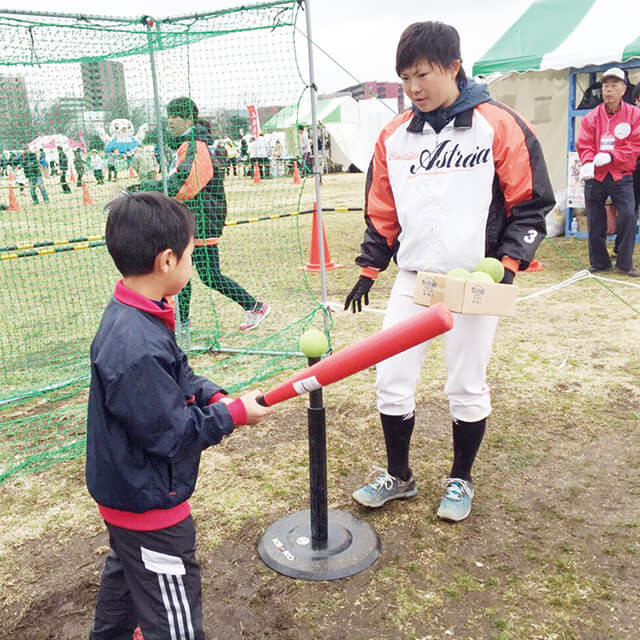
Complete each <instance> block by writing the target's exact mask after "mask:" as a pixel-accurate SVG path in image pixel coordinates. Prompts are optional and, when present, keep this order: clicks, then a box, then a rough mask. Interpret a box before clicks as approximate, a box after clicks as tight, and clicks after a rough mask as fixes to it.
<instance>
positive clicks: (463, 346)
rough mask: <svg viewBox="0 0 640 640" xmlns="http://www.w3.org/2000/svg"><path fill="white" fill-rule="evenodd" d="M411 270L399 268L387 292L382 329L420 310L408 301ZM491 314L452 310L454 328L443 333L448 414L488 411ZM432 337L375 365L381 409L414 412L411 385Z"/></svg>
mask: <svg viewBox="0 0 640 640" xmlns="http://www.w3.org/2000/svg"><path fill="white" fill-rule="evenodd" d="M415 286H416V273H415V272H414V271H404V270H402V269H401V270H400V271H398V275H397V276H396V280H395V282H394V284H393V288H392V290H391V295H390V296H389V303H388V305H387V310H386V313H385V316H384V323H383V328H387V327H390V326H392V325H394V324H396V323H398V322H400V321H401V320H404V319H405V318H407V317H409V316H411V315H414V314H416V313H418V312H419V311H423V310H424V308H425V307H423V306H420V305H417V304H415V303H414V302H413V292H414V289H415ZM497 325H498V318H497V317H496V316H481V315H468V314H460V313H454V314H453V328H452V329H451V330H450V331H448V332H447V333H445V334H444V344H445V359H446V363H447V383H446V385H445V388H444V392H445V393H446V394H447V397H448V398H449V411H450V412H451V416H452V418H454V419H455V420H462V421H464V422H477V421H478V420H482V419H484V418H486V417H487V416H488V415H489V414H490V413H491V397H490V394H489V387H488V385H487V381H486V373H487V365H488V364H489V358H490V357H491V349H492V346H493V337H494V335H495V332H496V327H497ZM430 344H431V340H429V341H428V342H425V343H423V344H419V345H417V346H415V347H412V348H411V349H407V351H404V352H402V353H399V354H398V355H395V356H393V357H391V358H388V359H387V360H383V361H382V362H380V363H378V365H377V367H376V369H377V375H376V392H377V405H378V411H380V413H385V414H388V415H396V416H397V415H407V414H409V413H412V412H413V411H415V407H416V403H415V389H416V384H417V382H418V378H419V376H420V369H421V368H422V364H423V362H424V357H425V355H426V353H427V350H428V349H429V346H430Z"/></svg>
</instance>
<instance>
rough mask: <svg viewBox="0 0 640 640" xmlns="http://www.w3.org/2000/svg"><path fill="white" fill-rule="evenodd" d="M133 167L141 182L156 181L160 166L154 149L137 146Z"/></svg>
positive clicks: (134, 152) (132, 162)
mask: <svg viewBox="0 0 640 640" xmlns="http://www.w3.org/2000/svg"><path fill="white" fill-rule="evenodd" d="M131 167H132V168H133V170H134V171H135V172H136V173H137V174H138V176H139V178H140V179H141V180H155V179H156V178H157V176H158V164H157V162H156V156H155V152H154V150H153V148H152V147H145V146H143V145H139V146H137V147H136V148H135V150H134V151H133V159H132V161H131Z"/></svg>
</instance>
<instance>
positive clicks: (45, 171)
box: [44, 167, 49, 178]
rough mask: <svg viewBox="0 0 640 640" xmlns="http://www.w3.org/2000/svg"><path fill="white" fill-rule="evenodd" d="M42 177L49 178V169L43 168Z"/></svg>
mask: <svg viewBox="0 0 640 640" xmlns="http://www.w3.org/2000/svg"><path fill="white" fill-rule="evenodd" d="M44 177H45V178H48V177H49V167H45V168H44Z"/></svg>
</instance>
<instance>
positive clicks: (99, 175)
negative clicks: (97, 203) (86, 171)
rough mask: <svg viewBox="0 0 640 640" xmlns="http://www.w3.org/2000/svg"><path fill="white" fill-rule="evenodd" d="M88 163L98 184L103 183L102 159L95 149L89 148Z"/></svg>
mask: <svg viewBox="0 0 640 640" xmlns="http://www.w3.org/2000/svg"><path fill="white" fill-rule="evenodd" d="M89 164H90V165H91V170H92V171H93V176H94V178H95V179H96V182H97V183H98V184H104V160H103V159H102V156H101V155H100V154H99V153H98V150H97V149H91V156H90V158H89Z"/></svg>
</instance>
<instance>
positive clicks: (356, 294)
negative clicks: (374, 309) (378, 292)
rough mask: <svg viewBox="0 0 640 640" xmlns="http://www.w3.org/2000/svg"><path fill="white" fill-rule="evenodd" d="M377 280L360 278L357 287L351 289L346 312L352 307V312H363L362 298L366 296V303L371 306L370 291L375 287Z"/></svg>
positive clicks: (346, 302)
mask: <svg viewBox="0 0 640 640" xmlns="http://www.w3.org/2000/svg"><path fill="white" fill-rule="evenodd" d="M374 282H375V280H372V279H371V278H367V277H366V276H360V277H359V278H358V282H356V286H355V287H353V289H351V291H350V292H349V295H348V296H347V299H346V300H345V301H344V310H345V311H346V310H347V309H348V308H349V305H351V311H353V313H355V312H356V311H362V297H363V296H364V303H365V304H369V290H370V289H371V287H373V283H374Z"/></svg>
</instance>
